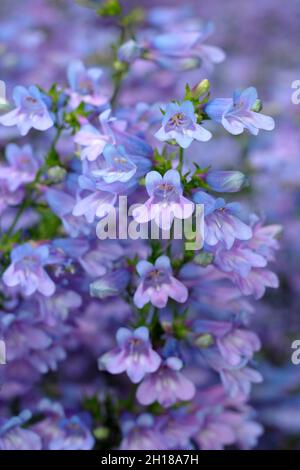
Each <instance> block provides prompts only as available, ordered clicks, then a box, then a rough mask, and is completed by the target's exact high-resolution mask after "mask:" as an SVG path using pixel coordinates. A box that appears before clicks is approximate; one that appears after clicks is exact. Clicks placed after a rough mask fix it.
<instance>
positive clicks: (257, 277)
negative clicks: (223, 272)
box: [232, 269, 279, 299]
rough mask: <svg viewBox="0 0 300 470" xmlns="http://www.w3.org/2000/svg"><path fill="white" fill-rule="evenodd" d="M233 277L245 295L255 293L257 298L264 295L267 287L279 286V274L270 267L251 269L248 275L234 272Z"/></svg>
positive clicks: (275, 287)
mask: <svg viewBox="0 0 300 470" xmlns="http://www.w3.org/2000/svg"><path fill="white" fill-rule="evenodd" d="M232 279H233V281H234V283H235V284H236V285H237V286H238V287H239V289H240V290H241V292H242V293H243V294H244V295H253V296H254V297H255V299H260V298H261V297H263V295H264V294H265V291H266V287H273V288H274V289H277V288H278V286H279V279H278V276H277V275H276V274H275V273H273V272H272V271H270V270H269V269H251V271H250V272H249V274H248V275H247V276H246V277H243V276H240V275H239V274H238V273H234V274H233V275H232Z"/></svg>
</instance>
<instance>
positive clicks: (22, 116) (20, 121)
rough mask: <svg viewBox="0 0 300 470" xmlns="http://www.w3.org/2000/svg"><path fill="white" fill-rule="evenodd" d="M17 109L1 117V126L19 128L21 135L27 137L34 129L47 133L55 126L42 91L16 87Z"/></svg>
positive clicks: (14, 97)
mask: <svg viewBox="0 0 300 470" xmlns="http://www.w3.org/2000/svg"><path fill="white" fill-rule="evenodd" d="M13 100H14V102H15V104H16V108H15V109H13V110H12V111H10V112H9V113H7V114H4V115H3V116H1V117H0V124H3V125H4V126H17V127H18V128H19V130H20V133H21V135H26V134H27V133H28V132H29V130H30V129H31V128H32V127H33V128H34V129H37V130H39V131H46V130H47V129H49V128H50V127H52V126H53V125H54V122H53V118H52V117H51V115H50V112H49V110H48V108H47V106H46V104H45V102H44V100H43V97H42V94H41V92H40V90H39V89H38V88H37V87H36V86H30V87H29V88H28V90H27V89H26V88H25V87H23V86H16V87H15V88H14V91H13Z"/></svg>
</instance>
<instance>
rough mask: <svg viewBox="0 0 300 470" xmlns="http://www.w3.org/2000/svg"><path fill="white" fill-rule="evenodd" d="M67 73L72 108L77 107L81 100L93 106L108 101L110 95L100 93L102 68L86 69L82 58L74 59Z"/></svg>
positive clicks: (101, 104)
mask: <svg viewBox="0 0 300 470" xmlns="http://www.w3.org/2000/svg"><path fill="white" fill-rule="evenodd" d="M67 75H68V81H69V84H70V90H69V94H70V97H71V101H70V104H71V107H72V108H77V106H79V105H80V103H81V102H84V103H86V104H90V105H93V106H103V105H104V104H106V103H107V102H108V97H107V96H105V95H103V94H101V93H100V86H99V85H100V84H99V82H100V79H101V77H102V75H103V71H102V69H101V68H99V67H91V68H89V69H86V68H85V66H84V64H83V63H82V62H81V61H80V60H74V61H73V62H71V63H70V65H69V67H68V71H67Z"/></svg>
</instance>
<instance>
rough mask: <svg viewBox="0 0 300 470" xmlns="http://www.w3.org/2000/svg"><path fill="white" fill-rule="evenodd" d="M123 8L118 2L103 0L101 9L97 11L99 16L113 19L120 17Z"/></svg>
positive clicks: (115, 0) (116, 0)
mask: <svg viewBox="0 0 300 470" xmlns="http://www.w3.org/2000/svg"><path fill="white" fill-rule="evenodd" d="M122 12H123V8H122V5H121V4H120V2H119V0H105V2H104V3H103V4H102V5H101V7H100V8H99V9H98V10H97V13H98V15H99V16H102V17H104V18H105V17H113V16H120V15H122Z"/></svg>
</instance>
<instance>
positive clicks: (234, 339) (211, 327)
mask: <svg viewBox="0 0 300 470" xmlns="http://www.w3.org/2000/svg"><path fill="white" fill-rule="evenodd" d="M196 329H197V333H202V334H205V333H208V334H211V335H213V336H214V338H215V340H216V345H217V347H218V348H219V351H220V353H221V355H222V357H223V358H224V359H225V361H227V362H228V363H229V364H231V365H232V366H237V365H239V364H241V363H243V362H244V360H245V358H246V359H248V360H250V359H252V357H253V354H254V353H255V352H256V351H258V350H259V349H260V347H261V344H260V340H259V338H258V336H257V335H256V334H255V333H253V332H252V331H248V330H244V329H241V328H237V327H234V326H233V325H232V324H231V323H229V322H220V321H218V322H216V321H209V320H199V321H197V322H196Z"/></svg>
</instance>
